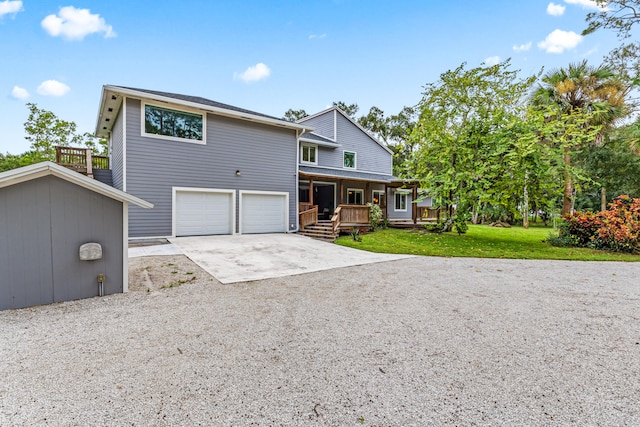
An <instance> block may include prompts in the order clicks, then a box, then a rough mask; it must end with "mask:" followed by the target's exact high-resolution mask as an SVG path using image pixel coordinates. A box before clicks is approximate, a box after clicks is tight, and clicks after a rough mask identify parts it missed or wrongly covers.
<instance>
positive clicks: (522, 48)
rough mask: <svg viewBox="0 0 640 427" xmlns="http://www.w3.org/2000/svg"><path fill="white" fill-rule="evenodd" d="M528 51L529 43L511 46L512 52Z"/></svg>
mask: <svg viewBox="0 0 640 427" xmlns="http://www.w3.org/2000/svg"><path fill="white" fill-rule="evenodd" d="M529 49H531V42H529V43H524V44H520V45H515V44H514V45H513V50H514V51H516V52H526V51H528V50H529Z"/></svg>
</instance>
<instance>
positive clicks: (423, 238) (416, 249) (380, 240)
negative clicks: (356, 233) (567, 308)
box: [336, 225, 640, 262]
mask: <svg viewBox="0 0 640 427" xmlns="http://www.w3.org/2000/svg"><path fill="white" fill-rule="evenodd" d="M550 232H553V228H551V227H549V228H547V227H531V228H529V229H525V228H522V227H511V228H497V227H490V226H486V225H469V231H468V232H467V233H466V234H463V235H461V236H459V235H458V234H457V233H455V232H453V233H442V234H437V233H429V232H427V231H426V230H424V229H422V228H418V229H417V230H410V229H392V228H389V229H385V230H378V231H376V232H374V233H367V234H364V235H361V236H362V241H361V242H355V241H354V240H353V239H352V238H351V237H350V236H342V237H340V238H339V239H338V240H337V241H336V243H337V244H339V245H342V246H349V247H352V248H356V249H362V250H365V251H370V252H381V253H390V254H413V255H428V256H442V257H476V258H514V259H564V260H582V261H635V262H640V255H629V254H622V253H614V252H604V251H596V250H592V249H584V248H557V247H553V246H551V245H549V244H547V243H544V242H543V240H544V239H546V238H547V236H548V234H549V233H550Z"/></svg>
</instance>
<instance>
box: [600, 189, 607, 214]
mask: <svg viewBox="0 0 640 427" xmlns="http://www.w3.org/2000/svg"><path fill="white" fill-rule="evenodd" d="M600 210H601V211H602V212H604V211H606V210H607V189H606V188H605V187H604V185H603V186H602V188H601V189H600Z"/></svg>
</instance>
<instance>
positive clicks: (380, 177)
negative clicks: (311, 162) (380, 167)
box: [298, 166, 398, 184]
mask: <svg viewBox="0 0 640 427" xmlns="http://www.w3.org/2000/svg"><path fill="white" fill-rule="evenodd" d="M298 171H299V172H300V176H301V177H309V178H311V177H318V178H332V179H347V180H350V181H369V182H380V183H383V184H387V183H390V182H393V181H396V180H397V179H398V178H396V177H395V176H393V175H385V174H382V173H374V172H359V171H348V170H342V169H324V168H318V167H313V166H300V167H299V168H298Z"/></svg>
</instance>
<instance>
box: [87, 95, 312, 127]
mask: <svg viewBox="0 0 640 427" xmlns="http://www.w3.org/2000/svg"><path fill="white" fill-rule="evenodd" d="M124 96H131V97H136V98H142V99H150V100H153V101H159V102H168V103H171V104H175V105H182V106H185V107H190V108H195V109H199V110H203V111H206V112H208V113H213V114H217V115H221V116H227V117H232V118H236V119H241V120H248V121H252V122H257V123H262V124H267V125H272V126H279V127H284V128H288V129H293V130H300V131H302V132H305V131H309V130H313V129H310V128H309V126H304V125H301V124H298V123H294V122H289V121H286V120H283V119H280V118H277V117H273V116H269V115H267V114H262V113H258V112H256V111H251V110H247V109H244V108H239V107H234V106H233V105H229V104H223V103H222V102H217V101H213V100H210V99H207V98H202V97H200V96H191V95H182V94H178V93H170V92H161V91H156V90H149V89H138V88H132V87H126V86H114V85H104V86H102V96H101V99H100V107H99V108H98V118H97V121H96V136H98V137H107V136H108V135H109V132H111V128H112V127H113V123H114V120H115V117H116V116H117V114H118V111H119V110H120V108H121V106H122V99H123V97H124Z"/></svg>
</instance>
